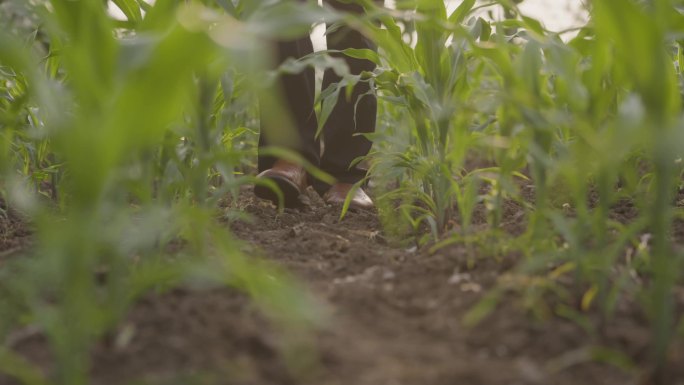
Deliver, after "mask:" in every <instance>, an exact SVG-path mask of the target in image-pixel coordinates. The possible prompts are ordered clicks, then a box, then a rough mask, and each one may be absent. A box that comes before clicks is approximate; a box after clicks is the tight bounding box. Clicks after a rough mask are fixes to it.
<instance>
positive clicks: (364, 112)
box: [314, 0, 377, 193]
mask: <svg viewBox="0 0 684 385" xmlns="http://www.w3.org/2000/svg"><path fill="white" fill-rule="evenodd" d="M326 3H328V4H330V5H331V6H333V7H334V8H335V9H338V10H341V11H346V12H352V13H358V14H360V13H362V12H363V8H362V7H361V6H359V5H357V4H349V3H343V2H341V1H339V0H326ZM326 37H327V41H328V49H330V50H344V49H346V48H366V49H375V46H374V44H372V43H371V42H370V41H369V40H368V39H366V37H364V36H363V35H362V34H361V33H359V32H357V31H355V30H353V29H351V28H348V27H344V26H342V27H340V28H338V29H335V30H333V31H329V33H327V35H326ZM333 56H336V57H340V58H343V59H344V60H345V61H346V63H347V64H348V65H349V68H350V70H351V73H352V74H360V73H361V72H363V71H373V70H374V69H375V64H374V63H373V62H371V61H369V60H362V59H354V58H350V57H348V56H345V55H342V54H333ZM340 80H341V79H340V77H339V76H337V74H335V72H334V71H332V70H328V71H326V72H325V75H324V77H323V89H326V88H327V87H328V86H330V85H331V84H333V83H337V82H339V81H340ZM368 91H369V85H368V83H365V82H360V83H358V84H357V85H356V86H355V88H354V92H353V94H352V95H351V98H349V99H347V98H346V96H345V93H344V92H341V93H340V97H339V99H338V101H337V104H336V105H335V107H334V108H333V111H332V113H331V115H330V117H329V118H328V120H327V121H326V123H325V126H324V128H323V143H324V151H323V155H322V157H321V162H320V165H321V169H322V170H323V171H325V172H327V173H329V174H331V175H332V176H334V177H335V178H336V179H337V181H338V182H340V183H345V184H353V183H356V182H358V181H359V180H361V179H363V178H364V177H365V175H366V171H365V170H362V169H360V168H358V167H351V168H350V165H351V163H352V161H354V159H356V158H358V157H360V156H364V155H366V154H368V152H369V151H370V149H371V146H372V143H371V141H370V140H368V139H366V138H365V137H364V136H362V135H357V134H360V133H372V132H373V131H375V121H376V113H377V100H376V98H375V95H371V94H368ZM362 95H363V96H362ZM359 97H361V99H359ZM314 187H315V188H316V190H317V191H319V192H320V193H323V192H325V191H327V189H328V188H329V187H330V186H327V185H325V184H323V183H321V182H319V181H316V184H315V186H314Z"/></svg>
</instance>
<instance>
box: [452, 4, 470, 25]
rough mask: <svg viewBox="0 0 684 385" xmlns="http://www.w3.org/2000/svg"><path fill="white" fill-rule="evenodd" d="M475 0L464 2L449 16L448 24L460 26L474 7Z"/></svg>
mask: <svg viewBox="0 0 684 385" xmlns="http://www.w3.org/2000/svg"><path fill="white" fill-rule="evenodd" d="M475 1H476V0H464V1H463V2H462V3H461V4H460V5H459V6H458V7H457V8H456V10H454V12H452V13H451V16H449V22H450V23H454V24H460V23H462V22H463V19H465V17H466V16H468V14H469V13H470V12H471V11H472V9H473V6H475Z"/></svg>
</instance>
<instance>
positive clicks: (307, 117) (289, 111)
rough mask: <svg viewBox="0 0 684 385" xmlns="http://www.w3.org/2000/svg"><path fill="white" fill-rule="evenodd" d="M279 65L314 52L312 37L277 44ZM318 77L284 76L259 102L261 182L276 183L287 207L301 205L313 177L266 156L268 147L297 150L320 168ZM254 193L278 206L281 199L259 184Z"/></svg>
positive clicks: (308, 74) (308, 71)
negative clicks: (265, 150) (315, 111)
mask: <svg viewBox="0 0 684 385" xmlns="http://www.w3.org/2000/svg"><path fill="white" fill-rule="evenodd" d="M275 49H276V54H277V63H276V64H277V65H280V64H282V63H283V62H284V61H285V60H287V59H290V58H293V59H299V58H301V57H304V56H306V55H308V54H310V53H312V52H313V45H312V43H311V39H310V37H309V36H303V37H302V38H300V39H297V40H293V41H281V42H278V43H276V44H275ZM315 86H316V81H315V74H314V69H313V68H307V69H305V70H304V71H302V72H301V73H298V74H286V75H282V76H281V77H280V78H279V79H278V80H277V82H276V84H274V85H273V87H272V88H271V89H269V90H265V91H262V94H261V95H260V98H259V99H260V100H259V104H260V106H259V108H260V111H261V132H260V135H259V159H258V167H259V175H258V178H259V179H264V180H270V181H271V182H273V183H275V184H276V185H277V186H278V188H279V189H280V191H281V192H282V194H283V198H284V204H285V206H286V207H294V206H298V205H300V204H301V201H300V196H301V194H302V193H303V192H304V190H305V189H306V188H307V186H308V185H309V177H308V175H307V173H306V171H305V170H304V168H303V167H302V166H301V165H300V164H296V163H292V162H288V161H286V160H283V159H278V158H276V157H273V156H269V155H267V154H265V153H264V151H263V149H264V147H266V146H269V147H280V148H284V149H288V150H292V151H295V152H297V153H299V155H301V156H302V157H304V158H305V159H306V160H307V161H309V162H310V163H311V164H313V165H315V166H318V165H319V160H320V143H319V141H318V140H317V139H316V130H317V128H318V123H317V120H316V114H315V113H314V101H315ZM254 194H255V195H256V196H257V197H259V198H262V199H267V200H270V201H272V202H274V203H278V201H279V196H278V194H277V193H276V192H275V191H273V190H272V189H271V188H270V186H268V185H267V184H264V183H257V184H256V185H255V186H254Z"/></svg>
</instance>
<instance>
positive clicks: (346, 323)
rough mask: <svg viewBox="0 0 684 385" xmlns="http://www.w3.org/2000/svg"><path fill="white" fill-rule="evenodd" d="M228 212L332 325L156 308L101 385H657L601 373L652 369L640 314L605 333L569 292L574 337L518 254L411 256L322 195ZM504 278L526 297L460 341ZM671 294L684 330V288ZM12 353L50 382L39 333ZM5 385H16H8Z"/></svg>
mask: <svg viewBox="0 0 684 385" xmlns="http://www.w3.org/2000/svg"><path fill="white" fill-rule="evenodd" d="M233 205H234V206H237V207H238V208H239V209H240V210H241V211H243V212H246V213H249V214H250V215H251V220H250V221H245V220H240V221H235V222H231V223H229V224H227V226H229V228H230V231H231V232H232V233H233V234H235V235H237V237H238V238H240V239H242V240H243V241H244V242H245V243H246V246H245V247H246V248H248V249H250V250H252V251H254V252H255V253H256V254H260V255H262V256H263V257H264V258H267V259H269V260H271V261H274V262H275V263H277V264H279V265H280V266H282V267H284V268H285V269H286V270H288V271H289V272H291V273H292V274H294V275H295V276H296V277H298V278H299V279H300V280H301V281H302V282H303V283H304V284H305V285H306V287H307V288H308V290H309V291H310V292H311V293H313V294H314V295H315V296H316V297H317V298H318V299H319V300H320V301H321V303H323V305H324V307H325V309H327V314H328V321H327V322H326V323H325V324H324V325H322V326H320V327H319V328H317V329H314V330H311V331H310V334H306V333H302V332H301V331H298V330H297V329H286V328H283V327H279V326H278V325H276V324H274V323H272V322H270V321H269V319H268V318H266V317H265V316H264V315H263V314H262V312H260V311H259V309H258V308H257V307H256V306H255V305H254V304H253V303H252V302H251V301H250V300H249V298H247V297H246V296H245V295H243V294H241V293H240V292H238V291H237V290H234V289H230V288H220V289H210V290H191V289H189V288H178V289H174V290H172V291H169V292H166V293H163V294H148V295H147V296H145V297H144V298H142V299H141V300H140V301H138V302H137V304H136V305H135V306H134V307H133V308H132V309H131V311H130V313H129V314H128V316H127V318H126V319H125V320H124V321H123V322H122V323H121V327H120V328H119V330H117V331H116V332H115V333H114V335H113V336H111V338H107V339H105V340H103V341H102V342H101V343H100V344H99V345H98V346H97V347H96V348H95V349H94V351H93V354H92V377H93V384H96V385H114V384H150V385H152V384H155V385H157V384H159V385H161V384H164V385H167V384H168V385H170V384H179V385H180V384H183V385H185V384H188V385H193V384H198V385H199V384H206V385H210V384H211V385H213V384H217V385H218V384H226V385H262V384H263V385H270V384H273V385H290V384H302V385H314V384H315V385H343V384H344V385H347V384H353V385H423V384H424V385H460V384H463V385H480V384H481V385H527V384H530V385H536V384H545V385H546V384H556V385H579V384H602V385H613V384H614V385H624V384H640V385H646V384H649V382H648V381H647V380H646V379H647V378H648V376H647V373H646V372H645V371H644V370H633V371H627V370H623V369H620V368H618V367H617V366H615V365H610V364H607V363H602V362H597V360H595V359H592V357H594V358H595V357H598V356H602V357H604V358H606V357H608V358H610V357H613V358H615V356H614V355H606V354H603V355H600V354H599V355H597V353H599V352H605V351H607V349H614V350H619V351H622V352H624V353H625V354H626V355H627V356H628V358H629V359H630V360H632V361H634V362H635V363H636V364H637V365H639V366H641V368H644V367H645V363H646V362H647V359H648V354H649V353H648V341H649V338H650V334H649V333H650V332H649V328H648V322H647V317H646V316H645V315H644V314H643V313H642V312H641V311H640V310H639V309H640V306H638V303H636V302H635V301H634V300H632V299H629V298H623V299H621V300H620V301H618V305H617V306H616V310H615V313H614V315H613V316H612V317H611V318H610V319H608V320H604V321H602V320H601V317H599V316H598V314H599V312H598V311H596V309H592V310H591V311H589V312H583V311H581V310H579V308H580V303H581V296H582V294H583V293H584V292H585V290H584V289H585V288H577V287H573V286H572V283H571V282H569V283H568V284H567V288H566V289H567V293H566V299H565V301H564V303H569V304H571V305H572V304H576V306H575V305H573V306H574V313H573V312H571V313H572V314H577V315H578V319H581V320H584V321H580V322H578V321H576V320H575V321H573V320H570V319H568V318H567V317H566V318H563V317H560V316H557V315H556V313H558V311H557V310H558V306H559V303H557V302H555V301H554V299H552V298H546V297H545V296H542V297H541V298H538V300H537V302H533V303H530V302H529V301H530V300H531V299H533V298H535V297H534V296H533V295H534V290H535V286H534V285H533V283H531V282H527V281H525V279H524V278H523V277H522V276H520V275H518V274H516V273H515V266H516V265H517V262H519V260H520V258H522V257H521V256H519V255H516V254H515V253H508V254H510V255H508V254H506V253H503V254H499V255H498V256H484V255H480V254H477V253H474V252H473V250H471V249H470V248H468V247H467V246H465V245H462V244H454V245H450V246H447V247H445V248H442V249H440V250H438V251H437V252H430V250H429V247H424V248H416V247H412V246H411V245H410V243H409V244H408V245H407V244H406V243H401V242H396V241H393V240H392V239H391V237H389V236H388V235H386V234H384V233H383V230H382V227H381V224H380V221H379V219H378V217H377V215H376V214H375V213H372V212H352V213H350V214H349V215H348V216H347V217H346V218H345V219H344V220H342V221H339V220H338V216H339V208H337V207H329V206H326V205H325V204H323V202H322V201H321V200H320V199H319V198H317V197H316V196H315V195H311V202H310V204H309V205H307V206H305V207H304V208H302V209H297V210H286V211H285V212H284V213H278V211H277V210H276V209H275V208H274V207H273V206H271V205H270V204H269V203H267V202H263V201H259V200H257V199H256V198H254V197H253V196H252V195H251V194H249V193H247V192H245V194H243V196H242V197H241V198H240V199H239V201H238V202H233ZM516 207H517V206H516V205H515V204H511V205H510V207H507V208H506V215H505V217H504V225H505V227H507V228H508V230H509V231H510V232H514V233H515V232H516V231H517V230H518V228H519V226H517V227H516V223H519V222H520V220H521V219H520V213H519V211H520V209H519V208H517V209H516ZM678 227H679V226H678ZM677 231H679V233H681V229H679V230H677ZM0 241H1V239H0ZM2 247H7V246H6V244H2ZM0 250H3V249H2V248H0ZM501 277H505V279H507V280H508V282H514V284H512V286H513V287H517V288H519V292H518V293H507V294H504V295H503V296H502V298H501V299H500V301H499V302H498V306H497V307H496V309H495V310H494V311H493V313H492V314H490V315H489V316H487V317H485V318H484V319H483V320H482V321H481V322H480V323H479V324H477V325H476V326H475V327H466V326H464V323H463V319H464V316H465V315H466V314H468V312H469V311H470V310H471V309H473V306H474V305H475V304H477V303H479V302H480V300H482V299H483V298H484V297H485V296H486V295H487V293H490V292H491V289H493V288H494V287H496V285H497V283H498V282H501V280H502V279H503V278H501ZM522 293H527V294H530V295H521V294H522ZM676 294H677V298H678V299H677V301H678V305H677V306H678V308H677V311H678V315H680V316H681V315H682V314H684V288H682V287H678V288H677V293H676ZM566 310H567V309H566ZM571 310H573V308H571ZM566 313H567V312H566ZM581 325H587V326H581ZM598 347H601V348H602V349H603V350H599V349H596V348H598ZM13 348H14V349H15V350H16V351H17V352H19V353H21V354H23V355H24V356H26V357H27V358H28V359H29V360H30V361H32V362H34V363H36V364H38V365H39V366H42V367H43V368H45V369H46V370H50V356H49V353H48V351H47V349H46V344H45V341H44V338H43V337H42V336H41V334H40V333H38V332H34V333H30V332H29V333H26V334H25V335H23V336H20V338H17V339H16V340H15V341H14V342H13ZM670 359H671V361H672V363H673V365H672V368H671V371H670V373H669V374H668V379H667V384H671V385H682V384H684V369H683V368H682V365H681V363H682V362H684V347H683V346H682V345H681V344H678V345H677V344H675V346H674V347H673V349H672V352H671V357H670ZM676 363H679V365H674V364H676ZM0 383H1V384H11V382H10V381H9V380H8V379H6V378H5V379H3V378H2V377H0Z"/></svg>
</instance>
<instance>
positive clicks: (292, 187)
mask: <svg viewBox="0 0 684 385" xmlns="http://www.w3.org/2000/svg"><path fill="white" fill-rule="evenodd" d="M257 178H265V179H270V180H272V181H273V182H275V184H276V185H278V187H279V188H280V191H282V192H283V198H284V200H285V207H296V206H299V205H301V203H302V202H301V201H300V199H299V196H300V195H302V193H303V192H304V190H306V187H307V186H308V183H307V177H306V171H305V170H304V168H303V167H302V166H300V165H298V164H295V163H292V162H288V161H286V160H278V161H276V162H275V163H274V164H273V167H271V168H269V169H268V170H266V171H264V172H262V173H261V174H259V175H257ZM254 195H256V196H257V197H259V198H261V199H267V200H270V201H271V202H273V203H275V204H276V205H277V204H278V195H277V194H276V193H275V191H273V190H272V189H271V188H269V187H267V186H264V185H256V186H254Z"/></svg>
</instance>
